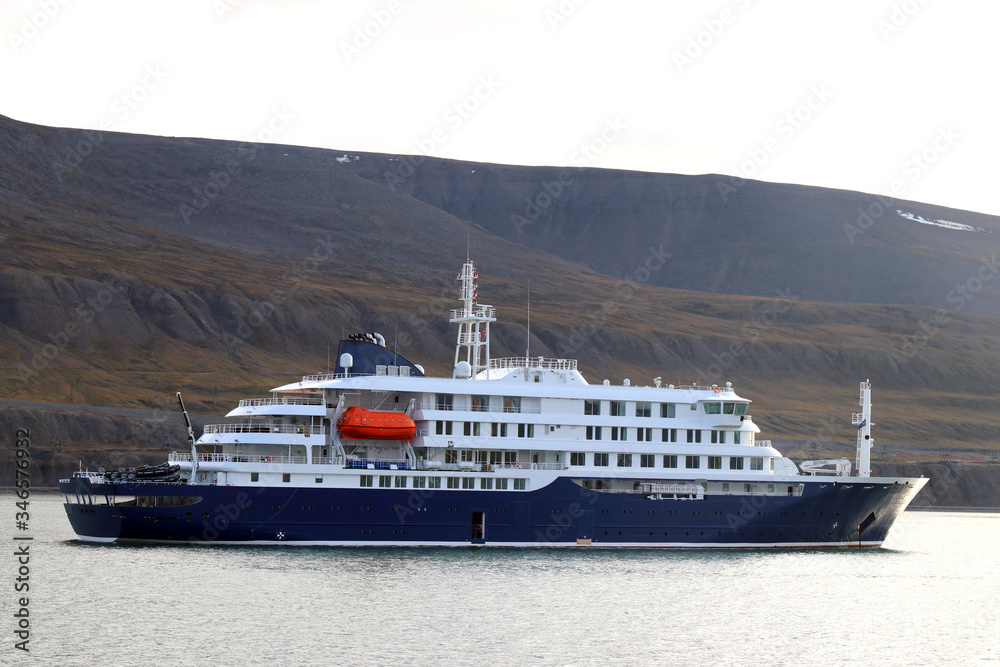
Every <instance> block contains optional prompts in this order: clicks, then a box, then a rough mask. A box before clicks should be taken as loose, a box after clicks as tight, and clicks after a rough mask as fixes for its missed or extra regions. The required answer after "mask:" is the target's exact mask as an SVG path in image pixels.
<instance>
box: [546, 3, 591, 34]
mask: <svg viewBox="0 0 1000 667" xmlns="http://www.w3.org/2000/svg"><path fill="white" fill-rule="evenodd" d="M585 4H587V0H559V2H557V3H556V4H555V5H552V6H550V7H549V8H547V9H546V10H545V22H546V23H548V24H549V30H552V31H555V30H558V29H559V27H560V26H562V24H563V23H565V22H566V21H568V20H570V19H571V18H573V16H575V15H576V12H577V10H579V9H580V7H582V6H583V5H585Z"/></svg>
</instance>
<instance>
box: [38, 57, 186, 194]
mask: <svg viewBox="0 0 1000 667" xmlns="http://www.w3.org/2000/svg"><path fill="white" fill-rule="evenodd" d="M167 76H168V74H167V72H164V71H163V68H162V67H161V66H160V65H147V66H146V68H145V69H144V70H143V73H142V77H141V78H140V79H139V81H138V82H137V83H136V84H135V85H133V86H130V87H129V88H127V89H126V90H125V91H123V92H122V93H120V94H119V95H117V96H115V98H114V100H112V102H111V113H110V114H109V115H107V116H105V117H104V118H102V119H101V120H100V122H98V124H97V127H98V128H99V129H97V130H83V137H84V138H83V139H80V140H79V141H77V142H76V144H74V145H72V146H68V147H67V148H66V153H65V155H64V156H63V158H62V162H60V161H58V160H53V162H52V168H53V170H54V171H55V174H56V179H57V180H58V181H59V182H60V183H62V181H63V176H64V175H67V174H72V173H73V172H74V171H76V170H77V169H79V168H80V166H81V165H82V164H83V163H84V161H85V160H86V159H87V158H88V157H90V156H91V155H92V154H93V152H94V150H95V149H96V148H97V147H98V146H100V145H101V144H102V143H103V142H104V133H105V132H113V131H114V130H115V128H116V127H117V125H118V123H121V122H123V121H125V120H126V119H127V118H128V117H129V116H131V115H132V114H133V113H134V112H135V111H136V110H137V109H138V108H139V107H140V106H141V105H142V104H143V103H144V102H145V101H146V100H147V99H148V98H149V96H150V94H151V93H152V92H153V91H154V90H156V89H157V88H159V87H160V86H161V85H162V84H163V82H164V81H166V80H167Z"/></svg>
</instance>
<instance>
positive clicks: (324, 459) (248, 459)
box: [167, 452, 343, 465]
mask: <svg viewBox="0 0 1000 667" xmlns="http://www.w3.org/2000/svg"><path fill="white" fill-rule="evenodd" d="M190 460H191V455H190V454H186V453H184V452H171V453H170V454H168V455H167V461H170V462H175V461H190ZM198 461H201V462H204V463H272V464H282V465H304V464H305V463H307V460H306V457H304V456H273V455H270V454H213V453H199V454H198ZM312 462H313V465H333V464H339V463H343V461H342V459H340V458H339V457H336V456H314V457H313V459H312Z"/></svg>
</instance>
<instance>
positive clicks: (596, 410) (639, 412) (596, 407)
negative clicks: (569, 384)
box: [583, 398, 747, 419]
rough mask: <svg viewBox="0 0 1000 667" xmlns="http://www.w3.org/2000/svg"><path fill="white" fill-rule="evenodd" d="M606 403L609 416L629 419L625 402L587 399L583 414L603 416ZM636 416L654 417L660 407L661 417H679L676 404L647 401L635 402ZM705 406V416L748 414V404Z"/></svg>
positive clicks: (706, 404) (693, 406)
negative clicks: (603, 407) (602, 407)
mask: <svg viewBox="0 0 1000 667" xmlns="http://www.w3.org/2000/svg"><path fill="white" fill-rule="evenodd" d="M604 402H606V403H607V404H608V414H609V415H611V416H612V417H627V416H629V415H628V410H627V409H626V408H627V406H626V402H625V401H601V400H598V399H589V398H588V399H585V400H584V401H583V414H585V415H599V414H601V403H604ZM634 405H635V416H636V417H652V416H653V415H654V414H655V412H656V411H657V410H655V409H654V408H653V406H654V405H659V406H660V407H659V409H658V411H659V413H660V417H662V418H664V419H673V418H675V417H677V404H676V403H659V404H656V403H650V402H646V401H636V402H635V404H634ZM690 405H691V409H692V410H696V409H697V405H696V404H694V403H692V404H690ZM702 405H704V406H705V414H709V415H718V414H723V415H745V414H746V413H747V404H746V403H728V402H727V403H723V402H722V401H717V402H716V401H711V402H708V403H703V404H702Z"/></svg>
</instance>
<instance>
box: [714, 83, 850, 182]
mask: <svg viewBox="0 0 1000 667" xmlns="http://www.w3.org/2000/svg"><path fill="white" fill-rule="evenodd" d="M832 98H833V91H831V90H830V89H829V88H827V86H826V84H825V83H821V84H819V85H814V86H811V87H810V88H809V93H808V95H806V98H805V100H803V101H802V103H801V104H798V105H796V106H795V107H793V108H792V109H790V110H788V111H787V112H785V113H784V114H782V116H781V117H780V118H778V120H776V121H775V123H774V131H775V133H776V136H769V137H768V138H767V139H765V140H764V141H763V142H762V143H761V144H760V146H757V147H755V148H748V149H747V150H746V158H744V159H743V160H742V161H741V162H740V163H739V164H738V165H736V166H735V167H733V169H732V171H734V172H735V173H736V174H737V175H735V176H730V177H729V178H727V179H725V180H719V181H716V183H715V188H716V190H718V192H719V196H720V197H722V201H727V200H728V199H729V195H731V194H733V193H734V192H736V191H737V190H739V189H740V188H741V187H743V186H744V185H745V184H746V182H747V179H749V178H753V177H754V176H755V175H756V174H757V172H758V171H759V170H760V169H762V168H763V167H764V165H766V164H767V163H768V162H769V161H770V159H771V157H772V156H774V155H776V154H777V153H778V151H780V150H781V147H782V146H783V145H785V144H787V143H788V142H789V141H791V140H792V138H794V137H795V135H796V134H797V133H798V132H799V130H801V129H802V128H803V127H805V126H806V124H807V123H808V122H809V121H810V120H812V119H813V118H814V117H815V115H816V113H817V112H818V111H819V110H820V109H822V108H823V107H824V106H826V104H827V102H829V101H830V100H831V99H832Z"/></svg>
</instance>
